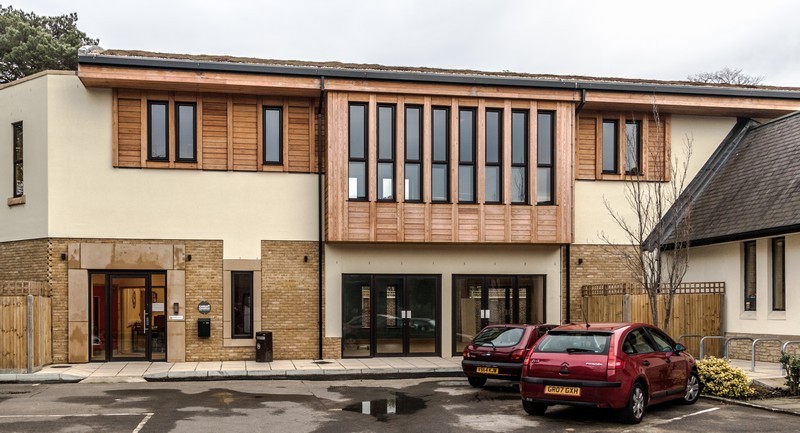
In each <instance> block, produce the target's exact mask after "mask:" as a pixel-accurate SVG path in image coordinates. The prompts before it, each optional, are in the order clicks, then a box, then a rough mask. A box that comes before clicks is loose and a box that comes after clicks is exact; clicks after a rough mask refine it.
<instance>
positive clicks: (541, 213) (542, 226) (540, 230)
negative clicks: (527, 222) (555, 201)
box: [536, 206, 558, 242]
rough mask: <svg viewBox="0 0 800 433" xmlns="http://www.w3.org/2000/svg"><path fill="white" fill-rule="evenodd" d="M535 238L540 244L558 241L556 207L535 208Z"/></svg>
mask: <svg viewBox="0 0 800 433" xmlns="http://www.w3.org/2000/svg"><path fill="white" fill-rule="evenodd" d="M536 210H537V213H538V215H537V218H536V237H537V238H538V239H539V240H540V241H542V242H556V240H557V239H558V220H557V219H556V207H555V206H547V207H540V208H537V209H536Z"/></svg>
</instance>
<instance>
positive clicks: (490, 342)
mask: <svg viewBox="0 0 800 433" xmlns="http://www.w3.org/2000/svg"><path fill="white" fill-rule="evenodd" d="M555 327H556V325H510V324H509V325H489V326H487V327H485V328H483V329H482V330H481V332H479V333H478V335H476V336H475V338H473V339H472V343H470V344H469V345H468V346H467V347H465V348H464V359H463V360H462V361H461V368H462V369H463V370H464V374H466V375H467V380H469V384H470V385H472V386H474V387H478V388H479V387H481V386H483V385H484V384H485V383H486V379H506V380H519V378H520V372H521V371H522V363H523V361H524V360H525V356H527V354H528V351H529V350H530V348H531V347H533V345H534V344H536V342H537V341H538V340H539V338H540V337H541V336H542V335H544V334H546V333H547V331H548V330H550V329H552V328H555Z"/></svg>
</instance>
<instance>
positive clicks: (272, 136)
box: [263, 107, 283, 164]
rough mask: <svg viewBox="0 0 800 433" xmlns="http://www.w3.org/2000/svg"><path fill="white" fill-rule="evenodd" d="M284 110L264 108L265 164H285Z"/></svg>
mask: <svg viewBox="0 0 800 433" xmlns="http://www.w3.org/2000/svg"><path fill="white" fill-rule="evenodd" d="M282 114H283V109H282V108H281V107H264V125H263V129H264V131H263V134H264V164H281V163H282V162H283V158H282V157H283V119H282Z"/></svg>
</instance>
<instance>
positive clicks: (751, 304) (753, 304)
mask: <svg viewBox="0 0 800 433" xmlns="http://www.w3.org/2000/svg"><path fill="white" fill-rule="evenodd" d="M751 249H752V256H751V255H750V250H751ZM742 251H743V255H744V284H742V288H743V289H744V290H743V291H742V298H743V302H742V307H743V308H744V311H756V308H757V305H758V271H757V269H758V268H757V267H756V262H757V261H758V250H757V249H756V241H747V242H744V243H743V244H742ZM751 257H752V263H751V260H750V259H751ZM751 267H752V271H753V276H754V278H753V287H752V293H753V296H752V300H751V299H748V297H747V293H748V291H749V290H748V289H750V287H749V285H748V281H747V280H748V278H747V276H748V274H750V270H751V269H750V268H751Z"/></svg>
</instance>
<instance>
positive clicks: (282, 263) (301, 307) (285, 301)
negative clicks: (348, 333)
mask: <svg viewBox="0 0 800 433" xmlns="http://www.w3.org/2000/svg"><path fill="white" fill-rule="evenodd" d="M317 251H318V248H317V242H302V241H261V266H262V273H261V280H262V281H261V290H262V292H261V293H262V295H261V303H262V309H261V314H262V318H261V327H262V328H263V329H264V330H267V331H272V344H273V356H274V358H275V359H317V358H318V357H319V333H318V332H319V325H318V321H319V317H318V311H319V305H318V303H319V288H318V278H319V274H318V267H317V263H318V256H317ZM306 258H308V260H307V261H306ZM323 346H324V345H323ZM325 352H326V353H325V354H324V355H326V356H327V355H333V354H334V352H333V351H332V350H329V349H326V351H325ZM339 352H340V351H337V352H336V356H335V357H336V358H338V357H340V356H341V355H340V354H339Z"/></svg>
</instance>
